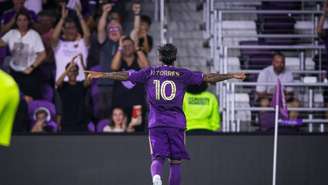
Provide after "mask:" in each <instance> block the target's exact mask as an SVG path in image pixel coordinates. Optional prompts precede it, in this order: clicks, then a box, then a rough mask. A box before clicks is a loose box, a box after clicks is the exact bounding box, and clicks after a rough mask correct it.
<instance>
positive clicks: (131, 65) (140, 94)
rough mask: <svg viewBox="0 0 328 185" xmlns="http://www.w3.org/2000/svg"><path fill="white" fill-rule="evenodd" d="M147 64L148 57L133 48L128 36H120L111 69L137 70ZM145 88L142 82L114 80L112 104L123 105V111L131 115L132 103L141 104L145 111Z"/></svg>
mask: <svg viewBox="0 0 328 185" xmlns="http://www.w3.org/2000/svg"><path fill="white" fill-rule="evenodd" d="M148 66H149V62H148V59H147V58H146V56H145V54H144V53H143V52H142V51H141V50H137V51H136V49H135V45H134V42H133V40H132V39H131V38H130V37H124V36H123V37H122V38H121V39H120V46H119V49H118V51H117V52H116V54H115V56H114V59H113V62H112V66H111V67H112V70H113V71H139V70H140V69H143V68H146V67H148ZM144 96H145V90H144V87H143V85H142V84H136V85H134V84H132V83H131V82H130V83H129V82H128V81H125V82H120V81H115V83H114V91H113V105H114V106H120V107H123V109H124V111H125V112H126V113H127V114H128V115H131V113H132V107H133V106H134V105H142V106H143V109H144V110H143V112H144V111H145V99H144Z"/></svg>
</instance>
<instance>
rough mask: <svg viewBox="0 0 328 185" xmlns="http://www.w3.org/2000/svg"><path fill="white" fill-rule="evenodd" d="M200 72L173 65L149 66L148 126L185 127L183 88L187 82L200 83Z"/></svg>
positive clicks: (147, 85)
mask: <svg viewBox="0 0 328 185" xmlns="http://www.w3.org/2000/svg"><path fill="white" fill-rule="evenodd" d="M201 82H202V73H200V72H191V71H190V70H188V69H184V68H178V67H174V66H159V67H151V68H149V71H148V77H147V82H146V92H147V99H148V102H149V108H150V111H149V127H150V128H152V127H161V126H165V127H178V128H185V126H186V120H185V116H184V113H183V111H182V101H183V97H184V94H185V88H186V86H187V85H189V84H200V83H201Z"/></svg>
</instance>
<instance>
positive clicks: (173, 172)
mask: <svg viewBox="0 0 328 185" xmlns="http://www.w3.org/2000/svg"><path fill="white" fill-rule="evenodd" d="M169 182H170V183H169V184H170V185H180V183H181V165H180V164H170V176H169Z"/></svg>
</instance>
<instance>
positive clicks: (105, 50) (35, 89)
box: [0, 0, 219, 133]
mask: <svg viewBox="0 0 328 185" xmlns="http://www.w3.org/2000/svg"><path fill="white" fill-rule="evenodd" d="M0 15H1V17H0V18H1V21H0V22H1V27H0V31H1V37H0V68H1V70H3V71H5V72H7V73H9V74H10V75H11V76H12V77H13V78H14V79H15V81H16V82H17V84H18V86H19V88H20V104H19V107H18V110H17V114H16V119H15V123H14V132H16V133H17V132H31V133H58V132H92V133H103V132H114V133H122V132H128V133H132V132H144V131H145V128H146V127H147V120H146V113H147V103H146V100H145V90H144V87H143V85H140V84H137V85H136V84H133V83H131V82H129V81H123V82H119V81H113V80H110V79H95V80H92V81H91V80H88V79H87V78H86V76H85V73H84V70H94V71H102V72H111V71H122V70H123V71H138V70H140V69H143V68H146V67H149V66H150V61H149V60H148V58H147V56H148V54H149V52H150V51H151V50H152V49H153V46H154V41H153V38H152V36H151V35H150V27H151V23H152V20H151V18H150V16H149V15H144V14H142V6H141V4H140V2H138V1H132V2H130V1H129V2H127V1H122V0H108V1H107V0H102V1H95V0H56V1H51V0H2V1H0ZM129 23H130V24H129ZM202 91H205V89H203V90H202ZM199 93H201V92H199ZM196 94H198V93H196ZM201 95H202V94H201ZM190 96H192V95H190ZM206 96H209V95H206ZM212 96H213V97H211V100H210V101H202V102H198V103H202V105H205V104H208V109H206V110H210V109H213V108H214V109H213V113H211V115H210V116H212V117H213V116H214V117H213V118H208V119H211V120H210V122H211V124H213V123H216V125H215V124H214V125H213V126H211V128H209V130H213V131H215V130H218V128H219V125H218V122H219V117H218V116H219V113H218V108H217V107H218V102H217V100H216V98H215V96H214V95H212ZM196 99H197V98H193V100H196ZM195 102H196V101H189V104H190V105H188V106H186V108H189V107H190V106H191V104H193V103H195ZM196 103H197V102H196ZM204 103H205V104H204ZM193 109H195V108H193ZM196 111H197V110H196ZM215 113H216V114H215ZM213 114H214V115H213ZM206 116H207V115H206V114H205V117H206ZM196 119H199V118H196ZM201 119H207V118H201ZM200 129H201V128H200Z"/></svg>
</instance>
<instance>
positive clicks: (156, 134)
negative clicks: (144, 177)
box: [149, 128, 169, 185]
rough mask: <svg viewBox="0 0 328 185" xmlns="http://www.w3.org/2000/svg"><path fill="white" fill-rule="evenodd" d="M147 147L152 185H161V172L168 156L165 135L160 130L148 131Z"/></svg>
mask: <svg viewBox="0 0 328 185" xmlns="http://www.w3.org/2000/svg"><path fill="white" fill-rule="evenodd" d="M149 146H150V153H151V156H152V163H151V167H150V171H151V175H152V180H153V184H154V185H162V179H161V177H162V170H163V165H164V162H165V159H166V158H167V157H168V156H169V143H168V139H167V135H166V134H165V132H164V131H163V129H162V128H151V129H149Z"/></svg>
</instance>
